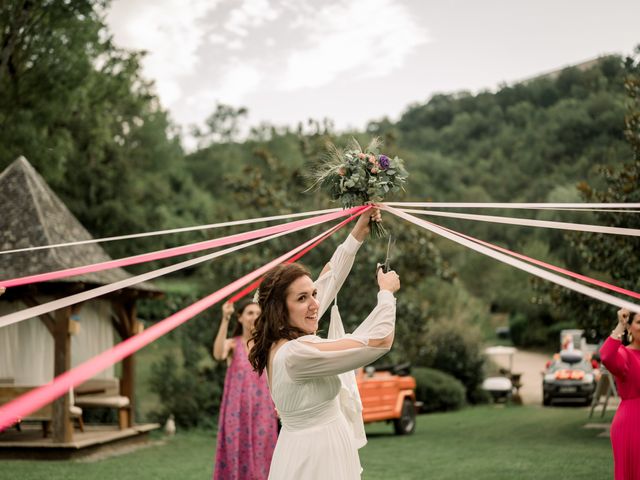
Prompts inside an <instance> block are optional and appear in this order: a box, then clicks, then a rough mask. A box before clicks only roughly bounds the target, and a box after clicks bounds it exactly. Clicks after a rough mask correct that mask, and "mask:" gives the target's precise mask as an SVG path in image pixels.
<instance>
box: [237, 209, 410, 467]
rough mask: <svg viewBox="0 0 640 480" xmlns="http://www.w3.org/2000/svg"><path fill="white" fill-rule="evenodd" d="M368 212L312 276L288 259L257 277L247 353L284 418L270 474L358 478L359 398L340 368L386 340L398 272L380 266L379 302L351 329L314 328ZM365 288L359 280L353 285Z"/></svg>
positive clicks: (377, 350) (350, 366)
mask: <svg viewBox="0 0 640 480" xmlns="http://www.w3.org/2000/svg"><path fill="white" fill-rule="evenodd" d="M370 220H371V221H376V222H379V221H380V220H381V216H380V212H379V210H378V209H372V211H371V213H370V214H366V213H365V214H363V215H361V216H360V218H359V219H358V221H357V222H356V225H355V227H354V228H353V231H352V232H351V234H350V235H349V236H348V237H347V239H346V240H345V241H344V243H343V244H342V245H340V246H339V247H338V249H337V250H336V252H335V253H334V254H333V256H332V258H331V260H330V261H329V263H328V264H327V265H326V266H325V268H324V269H323V270H322V272H321V274H320V277H319V278H318V280H317V281H316V282H314V281H313V280H312V279H311V277H310V274H309V272H308V271H307V270H306V269H305V268H304V267H303V266H302V265H300V264H297V263H293V264H289V265H280V266H278V267H276V268H274V269H272V270H271V271H269V273H267V275H266V276H265V277H264V280H263V281H262V284H261V285H260V291H259V304H260V308H261V310H262V313H261V315H260V317H259V318H258V319H257V321H256V323H255V330H254V333H253V343H254V345H253V348H252V349H251V352H250V354H249V361H250V362H251V364H252V366H253V368H254V369H255V370H256V371H257V372H258V373H260V374H261V373H262V372H263V371H265V370H266V371H267V378H268V383H269V388H270V391H271V396H272V398H273V401H274V403H275V406H276V409H277V411H278V413H279V415H280V419H281V422H282V430H281V432H280V436H279V438H278V443H277V444H276V449H275V451H274V454H273V459H272V461H271V469H270V473H269V478H270V479H275V480H278V479H302V478H303V479H305V480H307V479H318V480H321V479H322V480H325V479H328V478H331V479H345V480H346V479H359V478H360V474H361V471H362V469H361V467H360V460H359V457H358V448H360V447H362V446H363V445H364V444H365V443H366V439H365V437H364V429H363V426H362V416H361V406H360V405H359V403H360V402H359V398H358V397H357V392H353V388H355V387H353V388H352V389H351V390H350V389H349V385H345V381H344V379H345V376H344V375H343V374H345V373H346V372H350V371H352V370H354V369H357V368H359V367H363V366H365V365H367V364H369V363H371V362H373V361H374V360H376V359H378V358H379V357H381V356H382V355H384V354H385V353H387V352H388V351H389V349H390V348H391V344H392V342H393V336H394V328H395V316H396V313H395V312H396V309H395V297H394V295H393V294H394V293H395V292H397V291H398V289H399V288H400V278H399V277H398V275H397V274H396V273H395V272H388V273H383V272H382V270H379V271H378V276H377V282H378V288H379V291H378V294H377V300H378V301H377V305H376V307H375V308H374V309H373V310H372V311H371V313H370V314H369V316H368V317H367V318H366V319H365V320H364V321H363V322H362V323H361V324H360V326H358V328H357V329H356V330H355V331H354V332H353V334H347V335H344V334H342V335H341V336H338V337H337V338H333V339H330V340H329V339H323V338H320V337H318V336H317V335H316V331H317V330H318V320H319V318H320V317H321V316H322V314H323V313H324V312H325V311H326V310H327V308H328V307H329V305H330V303H331V301H332V300H333V299H334V298H335V296H336V294H337V293H338V291H339V290H340V287H341V286H342V284H343V283H344V281H345V279H346V277H347V275H348V274H349V271H350V270H351V266H352V265H353V261H354V258H355V254H356V252H357V251H358V249H359V247H360V245H361V244H362V242H363V240H364V239H365V238H366V237H367V235H368V233H369V221H370ZM368 288H369V287H367V286H362V287H361V288H360V289H359V291H358V292H357V293H358V294H364V293H365V292H366V291H367V290H368ZM334 327H335V326H333V325H332V327H331V328H330V329H334ZM338 331H341V332H342V328H341V325H340V326H339V327H338Z"/></svg>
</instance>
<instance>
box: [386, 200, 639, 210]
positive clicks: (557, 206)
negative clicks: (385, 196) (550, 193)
mask: <svg viewBox="0 0 640 480" xmlns="http://www.w3.org/2000/svg"><path fill="white" fill-rule="evenodd" d="M383 205H389V206H390V207H403V208H406V207H426V208H507V209H526V210H565V209H571V210H573V209H576V210H588V209H611V208H615V209H624V210H625V211H626V210H627V209H640V203H491V202H487V203H482V202H480V203H478V202H475V203H474V202H385V203H384V204H383Z"/></svg>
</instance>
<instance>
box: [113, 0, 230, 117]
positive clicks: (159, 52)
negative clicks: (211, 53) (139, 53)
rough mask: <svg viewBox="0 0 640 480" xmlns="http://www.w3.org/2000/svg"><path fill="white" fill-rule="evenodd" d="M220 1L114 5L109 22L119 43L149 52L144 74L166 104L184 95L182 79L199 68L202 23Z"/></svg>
mask: <svg viewBox="0 0 640 480" xmlns="http://www.w3.org/2000/svg"><path fill="white" fill-rule="evenodd" d="M218 3H219V1H218V0H213V1H212V0H191V1H190V2H189V5H188V7H186V5H185V3H184V2H183V1H181V0H156V1H154V2H149V1H145V0H120V1H115V2H113V4H112V6H111V9H110V10H109V13H108V22H109V24H110V26H111V29H112V31H113V32H114V35H115V39H116V42H117V43H118V44H120V45H124V46H126V47H127V48H132V49H137V50H147V51H148V52H149V53H148V54H147V57H146V58H145V59H144V61H143V68H144V73H145V75H146V76H147V77H148V78H151V79H153V80H155V82H156V88H157V90H158V95H159V96H160V98H161V99H162V102H163V104H165V105H167V106H168V105H171V104H172V103H173V102H175V101H177V100H179V99H180V97H181V96H182V94H183V91H182V88H181V86H180V77H182V76H184V75H186V74H189V73H191V72H193V71H194V70H195V69H196V68H197V67H198V62H199V57H198V54H197V50H198V48H199V47H200V45H201V44H202V42H203V39H204V34H205V28H204V26H202V25H199V24H198V22H199V20H201V19H203V18H204V16H205V15H206V14H207V13H208V12H210V11H211V10H213V9H215V8H216V6H217V5H218Z"/></svg>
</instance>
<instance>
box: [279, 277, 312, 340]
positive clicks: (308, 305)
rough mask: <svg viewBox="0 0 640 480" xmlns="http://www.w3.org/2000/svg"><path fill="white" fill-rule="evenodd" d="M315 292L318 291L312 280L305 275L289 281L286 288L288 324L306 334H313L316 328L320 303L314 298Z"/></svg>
mask: <svg viewBox="0 0 640 480" xmlns="http://www.w3.org/2000/svg"><path fill="white" fill-rule="evenodd" d="M317 294H318V291H317V290H316V286H315V285H314V283H313V280H311V278H310V277H308V276H306V275H304V276H302V277H299V278H297V279H296V280H294V281H293V282H291V285H289V288H288V289H287V297H286V301H287V310H288V312H289V324H290V325H291V326H292V327H297V328H299V329H300V330H302V331H303V332H305V333H306V334H308V335H311V334H314V333H315V332H316V331H317V330H318V309H319V307H320V304H319V303H318V300H316V296H317Z"/></svg>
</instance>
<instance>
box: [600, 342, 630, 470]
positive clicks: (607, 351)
mask: <svg viewBox="0 0 640 480" xmlns="http://www.w3.org/2000/svg"><path fill="white" fill-rule="evenodd" d="M600 358H601V360H602V363H604V365H605V367H607V369H608V370H609V371H610V372H611V373H612V374H613V375H614V376H615V378H616V385H617V386H618V393H619V394H620V398H621V399H622V401H621V402H620V406H619V407H618V410H617V411H616V415H615V417H613V422H611V445H612V447H613V462H614V471H615V480H640V456H639V455H638V447H639V446H640V428H639V427H640V350H635V349H632V348H627V347H624V346H623V345H622V343H621V342H620V341H618V340H614V339H613V338H611V337H609V338H607V340H606V341H605V342H604V345H602V348H601V349H600Z"/></svg>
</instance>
